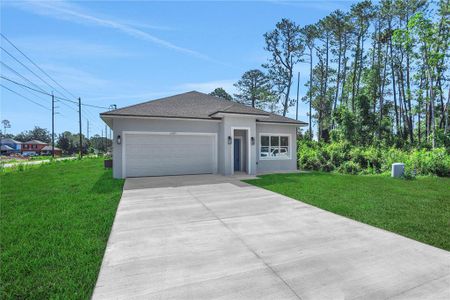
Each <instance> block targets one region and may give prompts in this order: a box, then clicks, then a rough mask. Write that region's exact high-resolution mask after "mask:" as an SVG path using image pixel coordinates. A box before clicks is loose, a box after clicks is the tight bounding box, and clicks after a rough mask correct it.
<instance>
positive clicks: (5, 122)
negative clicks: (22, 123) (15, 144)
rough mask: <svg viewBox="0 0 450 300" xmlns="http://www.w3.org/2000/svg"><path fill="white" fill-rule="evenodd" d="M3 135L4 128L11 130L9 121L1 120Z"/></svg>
mask: <svg viewBox="0 0 450 300" xmlns="http://www.w3.org/2000/svg"><path fill="white" fill-rule="evenodd" d="M2 125H3V134H6V128H11V122H9V120H6V119H5V120H2Z"/></svg>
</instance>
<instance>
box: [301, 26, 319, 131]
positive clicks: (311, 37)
mask: <svg viewBox="0 0 450 300" xmlns="http://www.w3.org/2000/svg"><path fill="white" fill-rule="evenodd" d="M300 33H301V35H302V39H303V41H304V43H305V45H306V47H307V48H308V50H309V82H308V88H309V91H308V96H309V97H308V102H309V130H308V134H309V138H310V139H312V137H313V133H312V120H311V118H312V82H313V50H314V45H315V40H316V39H317V37H318V36H319V31H318V29H317V27H316V26H315V25H306V26H305V27H303V28H302V29H301V30H300Z"/></svg>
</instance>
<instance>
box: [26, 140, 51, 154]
mask: <svg viewBox="0 0 450 300" xmlns="http://www.w3.org/2000/svg"><path fill="white" fill-rule="evenodd" d="M45 146H48V144H47V143H44V142H41V141H38V140H32V141H28V142H24V143H22V154H41V150H42V148H44V147H45Z"/></svg>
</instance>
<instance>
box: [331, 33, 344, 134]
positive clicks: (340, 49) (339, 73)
mask: <svg viewBox="0 0 450 300" xmlns="http://www.w3.org/2000/svg"><path fill="white" fill-rule="evenodd" d="M341 52H342V41H341V38H339V50H338V71H337V76H336V95H335V97H334V103H333V113H334V112H335V111H336V106H337V101H338V96H339V84H340V79H341V77H340V75H341V55H342V53H341ZM333 113H332V125H331V128H332V129H333V128H334V117H333Z"/></svg>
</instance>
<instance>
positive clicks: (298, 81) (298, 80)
mask: <svg viewBox="0 0 450 300" xmlns="http://www.w3.org/2000/svg"><path fill="white" fill-rule="evenodd" d="M299 91H300V72H298V79H297V107H296V111H295V119H296V120H297V121H298V94H299Z"/></svg>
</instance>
